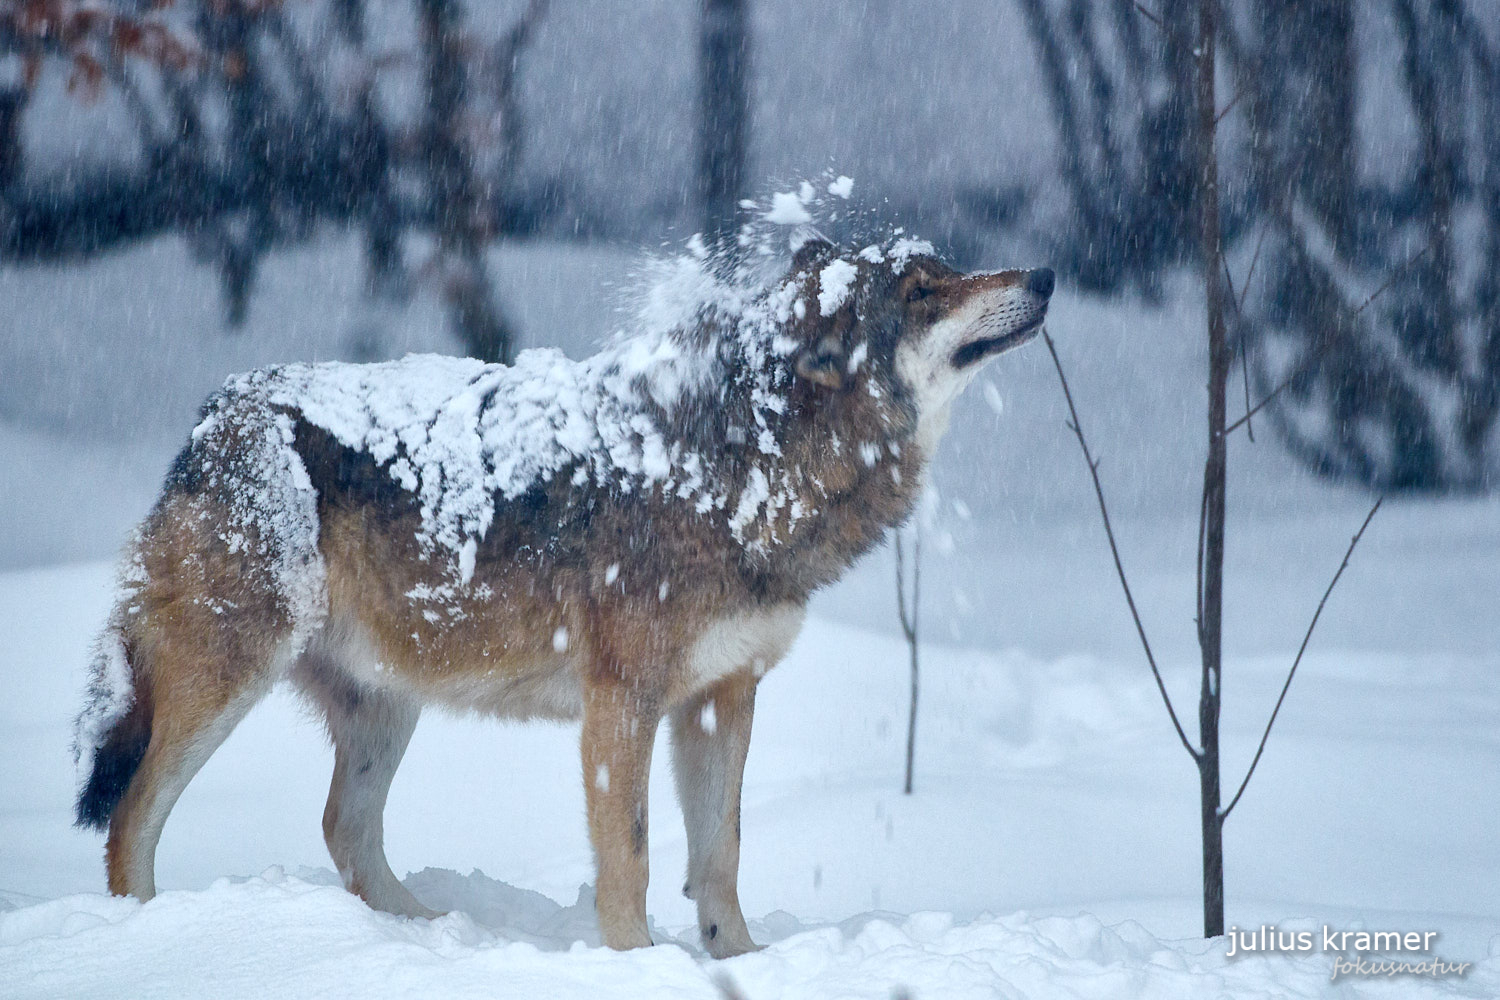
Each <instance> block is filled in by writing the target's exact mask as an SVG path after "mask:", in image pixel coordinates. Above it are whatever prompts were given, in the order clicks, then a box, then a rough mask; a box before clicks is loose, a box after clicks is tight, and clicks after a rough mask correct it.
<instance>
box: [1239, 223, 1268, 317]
mask: <svg viewBox="0 0 1500 1000" xmlns="http://www.w3.org/2000/svg"><path fill="white" fill-rule="evenodd" d="M1267 228H1268V227H1266V226H1262V227H1261V229H1260V236H1259V237H1257V238H1256V240H1255V253H1253V254H1251V255H1250V270H1248V271H1246V272H1245V287H1244V288H1241V289H1240V300H1239V301H1238V302H1236V303H1235V304H1234V311H1235V312H1239V311H1240V310H1242V309H1244V308H1245V296H1247V295H1249V294H1250V282H1251V281H1253V280H1255V265H1256V263H1258V262H1259V261H1260V248H1261V247H1263V246H1265V243H1266V230H1267Z"/></svg>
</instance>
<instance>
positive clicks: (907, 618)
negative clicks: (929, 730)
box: [896, 527, 922, 795]
mask: <svg viewBox="0 0 1500 1000" xmlns="http://www.w3.org/2000/svg"><path fill="white" fill-rule="evenodd" d="M911 561H912V571H911V606H910V608H909V609H908V607H907V603H906V552H905V547H904V546H903V545H902V543H901V531H900V529H897V531H896V607H897V611H898V613H899V614H900V616H901V634H902V635H904V636H906V648H907V650H908V651H909V652H910V653H911V709H910V711H908V712H907V716H906V784H905V785H904V786H903V787H902V791H903V792H905V793H906V794H907V795H910V794H911V789H912V769H913V764H914V762H915V760H916V754H917V691H918V689H919V683H918V682H919V680H920V674H919V672H918V663H917V646H918V641H917V637H918V631H917V629H918V620H919V619H918V614H919V612H920V610H921V606H922V529H921V528H920V527H919V528H918V529H917V531H916V534H915V535H914V537H913V539H912V556H911Z"/></svg>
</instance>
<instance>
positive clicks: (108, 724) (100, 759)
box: [73, 621, 153, 830]
mask: <svg viewBox="0 0 1500 1000" xmlns="http://www.w3.org/2000/svg"><path fill="white" fill-rule="evenodd" d="M135 652H136V650H135V645H134V643H132V642H130V641H129V639H128V638H127V637H126V635H125V633H124V632H123V631H122V630H121V628H120V627H119V625H118V623H117V622H114V621H112V622H111V623H110V625H109V626H108V627H106V628H105V630H104V632H103V634H101V635H100V636H99V638H98V640H96V641H95V643H94V651H93V662H92V665H91V668H90V671H89V686H88V694H87V702H86V704H85V705H84V708H83V711H82V712H80V713H79V715H78V719H77V722H76V723H75V724H74V743H73V752H74V756H75V759H76V760H77V761H78V762H79V763H80V764H83V763H85V762H87V763H88V765H89V770H88V778H87V780H85V781H84V783H83V788H82V790H81V791H79V793H78V805H77V808H76V811H75V813H74V818H75V822H76V823H77V824H78V825H79V826H83V827H91V828H93V829H95V830H103V829H105V828H106V827H107V826H108V825H109V817H110V815H111V814H112V813H113V812H114V811H115V807H116V806H118V805H119V804H120V799H121V798H123V797H124V795H125V790H126V789H127V788H129V787H130V779H131V778H133V777H134V776H135V772H136V770H137V769H138V768H139V767H140V766H141V760H142V759H143V758H144V757H145V756H146V747H147V746H148V745H149V744H150V742H151V716H152V714H153V712H152V703H151V684H150V678H149V675H148V674H147V672H146V671H145V670H143V669H141V667H142V664H140V663H135V662H132V661H133V660H135V659H137V657H136V656H135Z"/></svg>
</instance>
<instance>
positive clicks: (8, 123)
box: [0, 85, 28, 201]
mask: <svg viewBox="0 0 1500 1000" xmlns="http://www.w3.org/2000/svg"><path fill="white" fill-rule="evenodd" d="M27 93H28V91H27V89H26V87H25V86H24V85H21V86H16V87H6V88H3V89H0V201H3V199H4V195H5V191H6V189H7V188H9V187H10V186H11V185H12V184H14V183H15V182H16V181H18V180H20V177H21V167H22V165H23V161H22V157H21V113H22V112H23V111H25V110H26V97H27Z"/></svg>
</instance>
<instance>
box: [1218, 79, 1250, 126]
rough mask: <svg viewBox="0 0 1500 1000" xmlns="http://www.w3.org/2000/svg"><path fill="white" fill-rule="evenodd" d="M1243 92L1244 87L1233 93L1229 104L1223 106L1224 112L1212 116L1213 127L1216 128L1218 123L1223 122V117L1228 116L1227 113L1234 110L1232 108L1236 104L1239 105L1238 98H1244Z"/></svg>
mask: <svg viewBox="0 0 1500 1000" xmlns="http://www.w3.org/2000/svg"><path fill="white" fill-rule="evenodd" d="M1245 90H1246V88H1245V87H1241V88H1240V89H1239V90H1238V91H1237V92H1236V93H1235V95H1234V97H1233V98H1231V99H1230V101H1229V103H1228V104H1226V105H1224V110H1223V111H1220V112H1219V113H1218V114H1216V115H1214V127H1216V128H1217V127H1218V124H1219V122H1221V121H1223V120H1224V116H1225V115H1227V114H1229V112H1231V111H1233V110H1234V106H1235V105H1236V104H1238V103H1240V98H1241V97H1244V96H1245Z"/></svg>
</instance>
